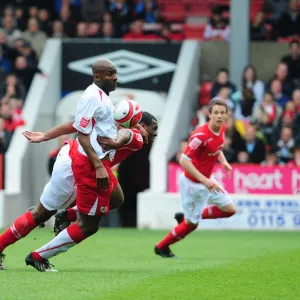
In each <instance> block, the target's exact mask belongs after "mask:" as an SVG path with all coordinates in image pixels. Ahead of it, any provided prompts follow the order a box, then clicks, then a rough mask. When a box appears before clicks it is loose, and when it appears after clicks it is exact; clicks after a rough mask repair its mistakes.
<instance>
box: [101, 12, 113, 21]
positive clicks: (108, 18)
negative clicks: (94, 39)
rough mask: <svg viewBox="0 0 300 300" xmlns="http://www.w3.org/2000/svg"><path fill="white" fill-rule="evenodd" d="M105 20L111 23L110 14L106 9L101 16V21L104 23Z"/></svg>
mask: <svg viewBox="0 0 300 300" xmlns="http://www.w3.org/2000/svg"><path fill="white" fill-rule="evenodd" d="M106 22H110V23H112V16H111V14H110V13H109V12H108V11H106V12H105V13H104V14H103V16H102V23H106Z"/></svg>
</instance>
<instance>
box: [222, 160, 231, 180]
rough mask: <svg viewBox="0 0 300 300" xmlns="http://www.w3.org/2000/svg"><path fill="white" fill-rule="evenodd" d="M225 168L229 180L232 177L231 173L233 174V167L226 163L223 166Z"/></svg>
mask: <svg viewBox="0 0 300 300" xmlns="http://www.w3.org/2000/svg"><path fill="white" fill-rule="evenodd" d="M223 168H224V170H225V171H226V174H227V178H230V177H231V173H232V167H231V165H230V164H229V163H225V164H224V165H223Z"/></svg>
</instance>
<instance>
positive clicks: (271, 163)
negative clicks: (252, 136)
mask: <svg viewBox="0 0 300 300" xmlns="http://www.w3.org/2000/svg"><path fill="white" fill-rule="evenodd" d="M261 165H262V166H265V167H275V166H277V165H283V162H281V161H280V160H278V158H277V155H276V152H275V151H274V150H272V149H271V150H270V151H268V152H267V153H266V160H264V161H262V162H261Z"/></svg>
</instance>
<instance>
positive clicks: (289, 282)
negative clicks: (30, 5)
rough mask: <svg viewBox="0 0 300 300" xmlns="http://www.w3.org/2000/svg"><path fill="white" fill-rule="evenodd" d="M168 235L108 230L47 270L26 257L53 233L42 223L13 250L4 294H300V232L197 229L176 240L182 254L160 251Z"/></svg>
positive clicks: (0, 289)
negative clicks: (160, 243) (156, 252)
mask: <svg viewBox="0 0 300 300" xmlns="http://www.w3.org/2000/svg"><path fill="white" fill-rule="evenodd" d="M165 234H166V231H138V230H126V229H118V230H116V229H105V230H104V229H103V230H100V231H99V232H98V233H97V234H96V235H95V236H93V237H91V238H90V239H88V240H86V241H85V242H83V243H82V244H81V245H79V246H77V247H75V248H73V249H71V250H70V251H69V252H68V253H67V254H62V255H60V256H57V257H55V258H53V259H51V263H53V264H54V265H55V266H56V268H57V269H58V270H59V272H57V273H40V272H37V271H36V270H35V269H33V268H32V267H26V266H25V263H24V258H25V256H26V255H27V254H28V253H29V252H30V250H33V249H35V248H37V247H39V246H41V245H42V244H44V243H45V242H47V241H48V240H49V239H50V238H52V237H53V235H52V233H51V232H50V231H49V230H48V229H38V230H35V231H34V232H33V233H31V234H30V235H29V236H28V237H27V238H25V239H24V240H21V241H20V242H18V243H16V244H15V245H12V246H11V247H9V248H8V249H7V250H6V251H5V253H6V255H7V258H6V261H5V264H6V266H7V267H8V268H9V269H8V270H5V271H0V299H1V300H7V299H14V300H15V299H22V300H24V299H31V300H34V299H43V300H47V299H51V300H52V299H55V300H56V299H71V300H76V299H84V300H90V299H105V300H110V299H114V300H122V299H128V300H129V299H130V300H139V299H151V300H155V299H159V300H161V299H171V300H177V299H178V300H186V299H187V300H190V299H197V300H198V299H220V300H234V299H251V300H252V299H259V300H260V299H263V300H265V299H272V300H274V299H281V300H282V299H283V300H288V299H293V300H294V299H295V300H296V299H300V284H299V278H300V277H299V273H300V272H299V270H300V238H299V233H297V232H231V231H222V232H217V231H211V232H210V231H200V232H195V233H193V234H191V236H189V237H187V238H186V239H185V240H183V241H182V242H180V243H178V244H177V245H174V246H172V250H173V251H174V252H175V254H176V255H177V256H179V258H178V259H162V258H160V257H158V256H155V255H154V253H153V247H154V244H155V243H156V242H157V241H159V240H160V239H161V238H162V237H164V235H165Z"/></svg>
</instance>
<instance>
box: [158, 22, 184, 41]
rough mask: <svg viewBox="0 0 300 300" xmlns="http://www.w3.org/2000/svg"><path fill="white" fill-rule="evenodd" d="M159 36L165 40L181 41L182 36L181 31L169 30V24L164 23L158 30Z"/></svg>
mask: <svg viewBox="0 0 300 300" xmlns="http://www.w3.org/2000/svg"><path fill="white" fill-rule="evenodd" d="M160 36H161V37H162V38H163V39H164V40H166V41H179V42H181V41H183V40H184V36H183V35H182V34H181V33H174V32H171V29H170V26H169V25H167V24H164V25H163V26H162V28H161V31H160Z"/></svg>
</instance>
